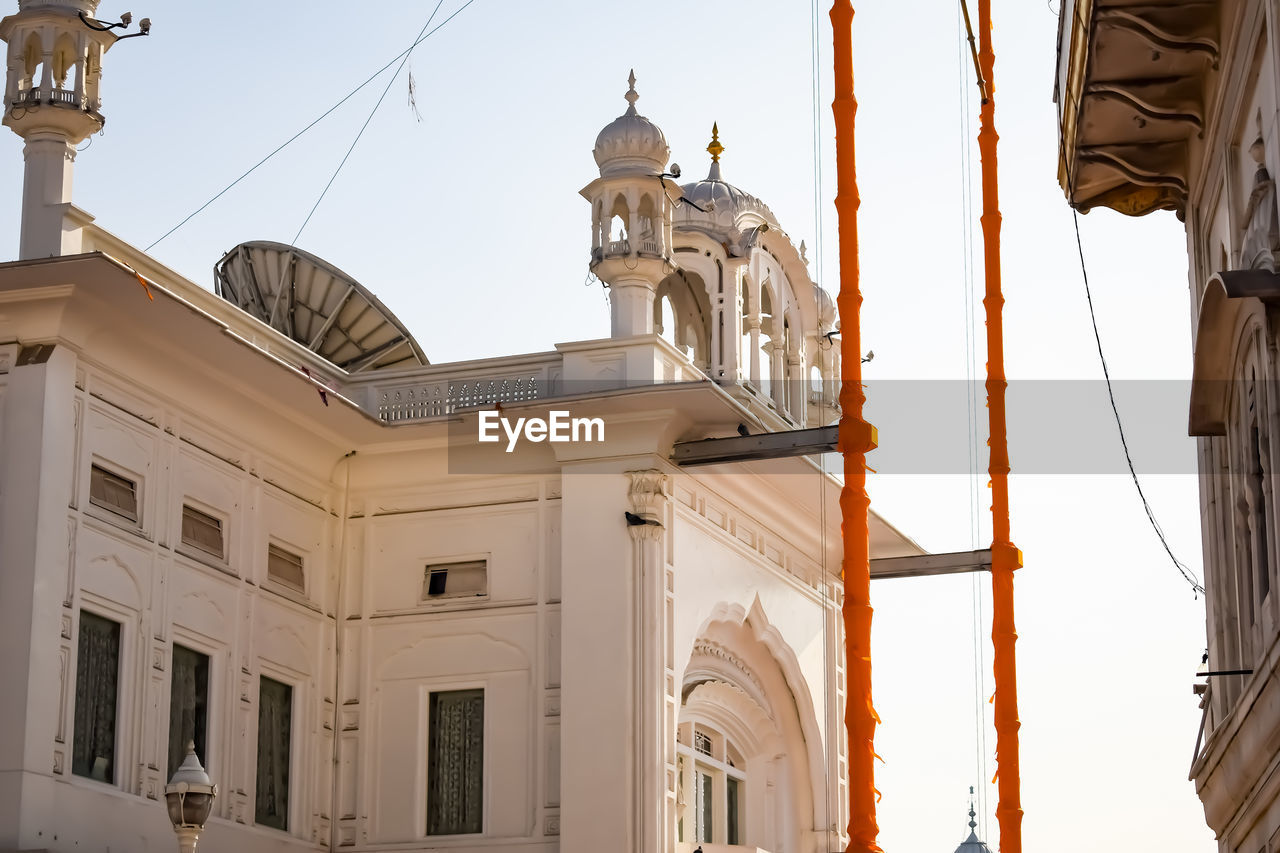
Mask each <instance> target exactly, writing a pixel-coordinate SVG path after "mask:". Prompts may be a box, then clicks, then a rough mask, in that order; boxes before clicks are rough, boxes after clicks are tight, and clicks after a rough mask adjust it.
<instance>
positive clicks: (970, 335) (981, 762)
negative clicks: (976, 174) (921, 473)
mask: <svg viewBox="0 0 1280 853" xmlns="http://www.w3.org/2000/svg"><path fill="white" fill-rule="evenodd" d="M956 18H957V28H958V29H957V41H956V67H957V71H958V74H957V75H956V76H957V86H958V89H959V95H960V198H961V207H962V211H961V218H962V223H963V224H962V227H961V240H962V254H963V259H964V260H963V264H964V276H963V278H964V324H965V328H964V331H965V360H964V361H965V363H964V373H965V405H966V408H967V412H966V416H967V417H966V419H967V424H966V426H967V428H968V434H969V441H968V448H967V450H968V457H969V460H968V461H969V489H968V491H969V547H970V548H971V549H976V548H977V547H978V540H979V537H980V535H981V513H980V510H979V504H980V503H981V491H980V490H981V487H980V485H979V479H978V464H979V460H978V455H979V450H978V446H979V445H978V441H979V439H978V385H977V382H976V381H975V368H976V365H977V361H978V354H977V334H976V331H975V329H976V322H977V321H976V317H975V313H974V303H975V298H974V289H973V220H974V216H973V165H972V164H973V148H972V144H971V141H970V140H971V138H972V136H973V107H972V101H971V98H972V90H971V89H970V87H969V85H968V84H967V81H966V79H965V71H966V69H965V64H966V63H965V59H966V54H969V53H971V51H969V50H966V48H967V47H968V46H969V43H970V38H971V37H970V33H969V30H970V27H969V23H968V21H967V20H965V17H964V9H963V7H960V6H957V9H956ZM969 586H970V591H969V594H970V608H969V610H970V615H971V617H972V620H971V625H972V635H973V637H972V640H973V723H974V741H973V748H974V770H975V771H976V773H977V777H978V780H979V784H978V785H975V786H974V788H975V793H976V797H977V802H976V803H974V806H975V808H976V810H977V811H978V813H979V819H980V821H981V824H980V825H981V830H982V837H983V838H986V837H987V785H986V783H985V780H987V779H988V778H990V774H989V773H988V772H987V703H986V702H985V701H983V697H984V696H985V695H986V689H985V687H986V683H985V679H984V673H985V672H986V660H985V657H986V656H985V654H984V651H985V649H984V645H983V632H982V625H983V617H982V588H981V580H980V578H979V576H978V575H977V574H976V573H975V574H973V575H971V577H970V583H969Z"/></svg>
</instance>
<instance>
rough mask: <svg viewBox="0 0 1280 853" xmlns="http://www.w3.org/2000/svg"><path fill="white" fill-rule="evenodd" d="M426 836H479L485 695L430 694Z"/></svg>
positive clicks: (478, 692)
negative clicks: (474, 834)
mask: <svg viewBox="0 0 1280 853" xmlns="http://www.w3.org/2000/svg"><path fill="white" fill-rule="evenodd" d="M429 725H430V729H431V730H430V735H429V737H428V742H427V779H428V782H427V835H461V834H464V833H477V832H482V831H483V825H482V820H481V818H482V811H481V810H482V804H483V801H484V778H483V773H484V690H452V691H449V692H445V693H432V694H431V712H430V721H429Z"/></svg>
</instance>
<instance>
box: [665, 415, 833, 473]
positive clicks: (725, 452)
mask: <svg viewBox="0 0 1280 853" xmlns="http://www.w3.org/2000/svg"><path fill="white" fill-rule="evenodd" d="M839 432H840V429H839V427H837V426H836V425H834V424H832V425H831V426H825V427H815V428H813V429H794V430H787V431H785V432H765V433H761V434H760V435H743V436H736V435H735V436H731V437H729V438H705V439H702V440H701V441H681V442H678V443H677V444H676V445H675V447H674V448H672V453H671V461H672V462H674V463H676V464H677V465H680V466H683V467H689V466H692V465H714V464H715V463H717V462H747V461H750V460H753V459H781V458H783V457H787V456H810V455H812V454H815V453H833V452H835V450H836V449H837V448H836V440H837V437H838V435H839Z"/></svg>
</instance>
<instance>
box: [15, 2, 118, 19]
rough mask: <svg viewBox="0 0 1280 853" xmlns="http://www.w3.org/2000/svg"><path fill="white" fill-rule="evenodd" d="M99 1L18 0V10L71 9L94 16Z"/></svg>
mask: <svg viewBox="0 0 1280 853" xmlns="http://www.w3.org/2000/svg"><path fill="white" fill-rule="evenodd" d="M99 2H100V0H18V11H19V12H26V11H28V10H30V11H37V10H39V11H44V10H45V9H51V10H53V11H66V10H70V11H72V12H84V13H85V14H86V15H88V16H90V17H93V13H94V12H96V11H98V3H99Z"/></svg>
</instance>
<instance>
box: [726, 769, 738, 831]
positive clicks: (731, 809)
mask: <svg viewBox="0 0 1280 853" xmlns="http://www.w3.org/2000/svg"><path fill="white" fill-rule="evenodd" d="M724 784H725V797H726V798H727V800H728V802H727V803H726V804H725V810H724V811H725V817H726V824H727V825H726V827H725V842H726V843H727V844H741V843H742V842H741V841H739V840H738V785H739V784H740V783H739V782H738V780H737V779H734V778H733V777H732V776H729V777H727V778H726V779H725V782H724Z"/></svg>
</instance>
